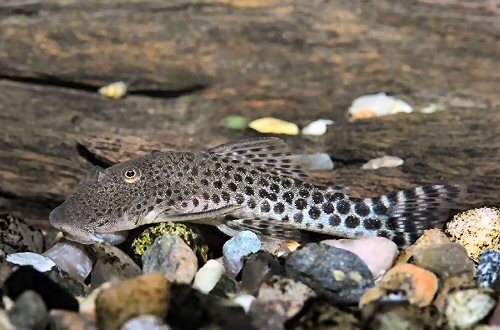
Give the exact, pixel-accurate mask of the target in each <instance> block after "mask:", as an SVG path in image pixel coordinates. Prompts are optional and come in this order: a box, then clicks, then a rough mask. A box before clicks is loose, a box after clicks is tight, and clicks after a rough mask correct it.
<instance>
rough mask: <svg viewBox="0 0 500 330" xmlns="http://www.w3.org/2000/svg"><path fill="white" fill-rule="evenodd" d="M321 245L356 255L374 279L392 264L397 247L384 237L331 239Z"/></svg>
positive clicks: (396, 253)
mask: <svg viewBox="0 0 500 330" xmlns="http://www.w3.org/2000/svg"><path fill="white" fill-rule="evenodd" d="M321 243H322V244H326V245H330V246H334V247H337V248H339V249H343V250H347V251H351V252H352V253H354V254H356V255H357V256H358V257H360V258H361V259H362V260H363V261H364V262H365V263H366V265H367V266H368V268H369V269H370V271H371V273H372V275H373V277H374V278H379V277H381V276H382V275H384V274H385V273H386V272H387V270H388V269H389V268H391V266H392V265H393V264H394V260H395V259H396V256H397V255H398V247H397V245H396V244H395V243H394V242H393V241H391V240H389V239H387V238H384V237H364V238H359V239H339V240H333V239H332V240H325V241H322V242H321Z"/></svg>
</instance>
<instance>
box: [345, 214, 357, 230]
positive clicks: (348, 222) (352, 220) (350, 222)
mask: <svg viewBox="0 0 500 330" xmlns="http://www.w3.org/2000/svg"><path fill="white" fill-rule="evenodd" d="M345 226H346V227H347V228H356V227H357V226H359V218H358V217H355V216H353V215H350V216H348V217H347V218H346V219H345Z"/></svg>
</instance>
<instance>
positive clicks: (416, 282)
mask: <svg viewBox="0 0 500 330" xmlns="http://www.w3.org/2000/svg"><path fill="white" fill-rule="evenodd" d="M437 289H438V279H437V277H436V275H434V274H433V273H431V272H429V271H427V270H425V269H423V268H420V267H417V266H415V265H412V264H400V265H397V266H395V267H393V268H392V269H390V270H389V271H388V272H387V274H385V276H384V277H383V278H382V280H381V281H380V282H379V283H377V286H375V287H373V288H370V289H368V291H366V293H365V294H364V295H363V297H362V298H361V300H360V302H359V306H360V307H361V308H363V307H364V306H365V305H367V304H369V303H371V302H374V301H394V300H395V301H403V300H407V301H408V302H410V303H411V304H413V305H415V306H418V307H425V306H428V305H430V303H431V302H432V299H433V298H434V295H435V294H436V291H437ZM395 292H398V294H397V295H394V293H395ZM401 294H403V295H401Z"/></svg>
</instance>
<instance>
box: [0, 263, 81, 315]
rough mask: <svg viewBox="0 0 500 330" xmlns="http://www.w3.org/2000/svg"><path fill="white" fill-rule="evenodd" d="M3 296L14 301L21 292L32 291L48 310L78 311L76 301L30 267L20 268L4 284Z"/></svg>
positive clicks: (57, 285)
mask: <svg viewBox="0 0 500 330" xmlns="http://www.w3.org/2000/svg"><path fill="white" fill-rule="evenodd" d="M3 290H4V294H6V295H7V296H8V297H9V298H11V299H13V300H15V299H17V297H19V296H20V295H21V294H22V293H23V292H25V291H27V290H33V291H35V292H36V293H37V294H39V295H40V297H42V299H43V301H44V303H45V306H46V307H47V309H48V310H51V309H65V310H70V311H78V301H77V300H76V299H75V298H74V297H73V296H72V295H71V294H69V293H68V292H66V290H65V289H63V288H62V287H61V286H60V285H59V284H57V283H56V282H54V281H52V280H51V279H50V278H49V277H47V276H46V275H44V274H42V273H40V272H38V271H37V270H35V269H34V268H32V267H30V266H21V267H19V268H18V269H17V270H16V271H15V272H13V273H12V274H11V275H10V276H9V278H7V280H6V281H5V283H4V287H3Z"/></svg>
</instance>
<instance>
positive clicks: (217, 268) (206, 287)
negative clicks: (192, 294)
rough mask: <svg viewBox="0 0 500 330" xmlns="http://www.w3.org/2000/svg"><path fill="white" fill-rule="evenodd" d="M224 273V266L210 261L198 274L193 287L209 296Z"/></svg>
mask: <svg viewBox="0 0 500 330" xmlns="http://www.w3.org/2000/svg"><path fill="white" fill-rule="evenodd" d="M224 272H225V268H224V266H223V265H221V264H220V263H219V262H218V261H215V260H213V259H211V260H208V261H207V263H206V264H205V265H203V267H201V268H200V269H199V270H198V272H197V273H196V276H195V277H194V283H193V287H194V288H196V289H198V290H200V291H201V292H203V293H205V294H207V293H209V292H210V291H211V290H212V289H213V288H214V287H215V285H216V284H217V282H218V281H219V280H220V278H221V277H222V275H223V274H224Z"/></svg>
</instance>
